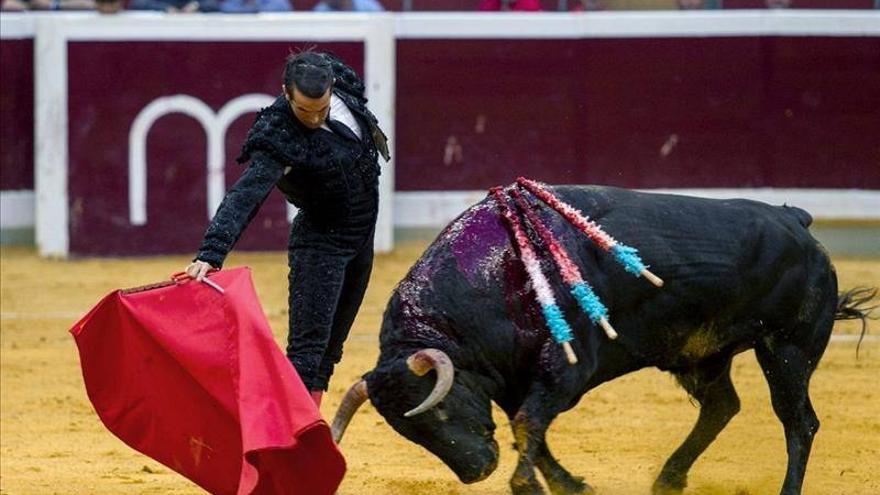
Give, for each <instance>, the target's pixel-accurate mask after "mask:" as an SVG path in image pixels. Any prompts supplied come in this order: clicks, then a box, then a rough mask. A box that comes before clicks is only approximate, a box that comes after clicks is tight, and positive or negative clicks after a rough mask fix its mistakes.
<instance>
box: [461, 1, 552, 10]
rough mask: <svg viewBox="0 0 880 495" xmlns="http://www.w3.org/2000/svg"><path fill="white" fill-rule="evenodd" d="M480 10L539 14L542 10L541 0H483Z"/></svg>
mask: <svg viewBox="0 0 880 495" xmlns="http://www.w3.org/2000/svg"><path fill="white" fill-rule="evenodd" d="M477 9H478V10H482V11H488V12H491V11H499V10H502V11H516V12H537V11H540V10H541V2H540V1H539V0H481V1H480V6H479V7H477Z"/></svg>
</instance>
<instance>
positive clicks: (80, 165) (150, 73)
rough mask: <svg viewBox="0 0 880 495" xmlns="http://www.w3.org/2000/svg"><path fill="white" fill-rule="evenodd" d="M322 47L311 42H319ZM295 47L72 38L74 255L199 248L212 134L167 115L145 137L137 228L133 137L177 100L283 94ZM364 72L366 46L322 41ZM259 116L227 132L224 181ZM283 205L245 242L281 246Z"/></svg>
mask: <svg viewBox="0 0 880 495" xmlns="http://www.w3.org/2000/svg"><path fill="white" fill-rule="evenodd" d="M313 44H314V43H308V45H313ZM300 45H306V43H302V44H300V43H298V42H294V41H290V42H276V43H266V42H254V43H248V42H225V43H221V42H191V43H186V42H71V43H70V45H69V50H68V67H69V97H68V108H69V119H68V120H69V143H70V144H69V146H70V171H69V177H70V183H69V201H70V251H71V253H74V254H88V255H110V254H154V253H168V252H188V251H189V252H195V250H196V248H197V247H198V244H199V241H200V240H201V237H202V234H203V233H204V229H205V227H206V226H207V222H208V214H207V191H206V187H207V177H206V166H207V156H206V142H207V140H206V135H205V132H204V131H203V130H202V126H201V124H199V123H198V122H197V121H196V120H195V119H193V118H190V117H188V116H185V115H181V114H171V115H166V116H164V117H162V118H160V119H159V120H157V121H156V123H155V124H154V125H153V127H152V130H151V131H150V133H149V135H148V139H147V170H148V174H147V176H148V179H147V193H148V197H147V224H146V225H144V226H132V225H131V224H130V223H129V208H128V133H129V130H130V128H131V125H132V122H133V121H134V119H135V117H136V116H137V114H138V113H139V112H140V111H141V110H142V109H143V108H144V107H145V106H146V105H147V104H149V103H150V102H152V101H153V100H155V99H156V98H159V97H163V96H171V95H177V94H183V95H189V96H194V97H196V98H199V99H201V100H202V101H203V102H205V103H206V104H207V105H208V106H210V107H211V108H212V109H213V110H214V111H215V112H216V111H218V110H219V109H220V108H221V107H222V106H223V105H224V104H225V103H226V102H228V101H229V100H231V99H233V98H235V97H238V96H241V95H243V94H247V93H267V94H270V95H277V94H279V93H280V90H281V70H282V68H283V62H284V58H285V56H286V55H287V54H288V52H289V50H290V49H291V47H295V46H300ZM317 48H318V49H319V50H325V49H328V50H332V51H333V52H335V53H336V54H337V55H339V56H340V57H342V58H343V59H345V60H347V61H349V62H350V63H351V64H352V65H353V66H354V67H355V69H356V70H358V71H359V72H362V71H363V59H364V49H363V44H362V43H327V44H318V45H317ZM253 116H254V114H252V113H251V114H247V115H243V116H241V117H239V118H238V119H237V120H236V121H235V122H234V123H233V124H232V125H231V126H230V128H229V130H228V132H227V134H226V181H227V187H229V186H231V185H232V184H233V183H234V182H235V180H236V179H237V178H238V176H239V175H240V173H241V167H240V166H238V165H236V164H235V157H236V156H238V151H239V147H240V146H241V143H242V141H243V140H244V137H245V135H246V133H247V130H248V128H249V126H250V124H251V123H252V122H253ZM287 235H288V224H287V220H286V213H285V202H284V200H283V198H282V197H281V196H280V195H279V194H278V193H277V192H273V193H272V196H270V197H269V199H268V200H267V202H266V204H265V206H264V207H263V208H262V210H261V211H260V213H259V215H258V216H257V217H256V218H255V219H254V220H253V221H252V223H251V227H250V228H249V229H248V230H247V232H246V233H245V235H244V236H243V237H242V239H241V241H240V242H239V246H241V247H243V248H245V249H283V248H284V246H286V242H287Z"/></svg>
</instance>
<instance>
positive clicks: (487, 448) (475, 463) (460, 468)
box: [453, 439, 498, 484]
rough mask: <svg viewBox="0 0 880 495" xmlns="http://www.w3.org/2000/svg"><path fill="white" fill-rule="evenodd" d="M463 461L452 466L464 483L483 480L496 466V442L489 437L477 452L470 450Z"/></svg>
mask: <svg viewBox="0 0 880 495" xmlns="http://www.w3.org/2000/svg"><path fill="white" fill-rule="evenodd" d="M463 461H464V462H462V463H460V464H458V465H457V466H456V467H453V471H455V474H456V475H457V476H458V479H460V480H461V482H462V483H465V484H470V483H476V482H478V481H483V480H484V479H486V478H488V477H489V475H491V474H492V473H493V472H495V468H497V467H498V442H496V441H495V440H494V439H489V440H488V441H487V443H486V444H485V445H484V446H481V447H480V449H479V450H478V451H477V452H472V453H471V455H470V456H467V458H466V459H463Z"/></svg>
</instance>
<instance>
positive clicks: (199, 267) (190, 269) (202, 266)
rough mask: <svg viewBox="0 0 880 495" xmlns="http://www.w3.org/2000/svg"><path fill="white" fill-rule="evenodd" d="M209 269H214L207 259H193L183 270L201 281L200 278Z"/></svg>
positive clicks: (203, 276)
mask: <svg viewBox="0 0 880 495" xmlns="http://www.w3.org/2000/svg"><path fill="white" fill-rule="evenodd" d="M211 270H214V267H213V266H211V264H210V263H208V262H207V261H202V260H195V261H193V262H192V263H190V264H189V266H187V267H186V270H184V271H186V274H187V275H189V276H190V277H192V278H194V279H196V280H198V281H199V282H201V281H202V279H203V278H205V275H207V274H208V272H209V271H211Z"/></svg>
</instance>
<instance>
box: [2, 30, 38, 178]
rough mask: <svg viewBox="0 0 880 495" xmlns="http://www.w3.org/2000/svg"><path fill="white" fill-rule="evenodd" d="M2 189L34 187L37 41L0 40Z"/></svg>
mask: <svg viewBox="0 0 880 495" xmlns="http://www.w3.org/2000/svg"><path fill="white" fill-rule="evenodd" d="M0 143H2V146H0V190H3V191H6V190H15V189H33V188H34V42H33V40H29V39H22V40H12V39H9V40H2V41H0Z"/></svg>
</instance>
